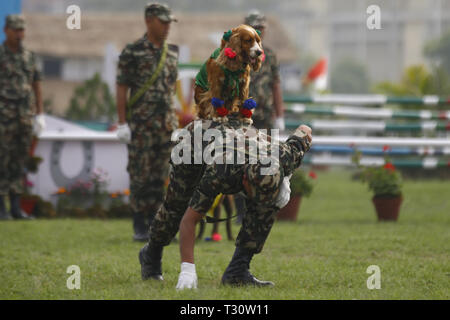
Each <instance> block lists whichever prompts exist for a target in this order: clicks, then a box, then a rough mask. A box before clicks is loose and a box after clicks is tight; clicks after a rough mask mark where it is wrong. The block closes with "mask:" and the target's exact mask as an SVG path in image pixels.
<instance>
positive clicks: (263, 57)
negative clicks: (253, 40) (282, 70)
mask: <svg viewBox="0 0 450 320" xmlns="http://www.w3.org/2000/svg"><path fill="white" fill-rule="evenodd" d="M264 60H266V54H265V53H264V51H263V53H262V54H261V62H264Z"/></svg>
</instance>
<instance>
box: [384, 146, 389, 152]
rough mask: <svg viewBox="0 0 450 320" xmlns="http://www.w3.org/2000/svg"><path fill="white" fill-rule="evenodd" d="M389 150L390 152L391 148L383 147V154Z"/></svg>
mask: <svg viewBox="0 0 450 320" xmlns="http://www.w3.org/2000/svg"><path fill="white" fill-rule="evenodd" d="M389 150H391V147H389V146H388V145H385V146H383V152H386V151H389Z"/></svg>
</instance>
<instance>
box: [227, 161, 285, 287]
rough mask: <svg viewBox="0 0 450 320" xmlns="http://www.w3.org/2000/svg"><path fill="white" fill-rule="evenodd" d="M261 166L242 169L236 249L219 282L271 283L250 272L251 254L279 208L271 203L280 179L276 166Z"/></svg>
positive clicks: (259, 284)
mask: <svg viewBox="0 0 450 320" xmlns="http://www.w3.org/2000/svg"><path fill="white" fill-rule="evenodd" d="M260 169H261V167H260V166H259V165H257V166H249V167H248V170H247V171H246V177H248V183H247V182H246V181H244V182H243V184H244V187H245V188H246V193H247V195H248V198H247V200H246V206H247V212H246V214H245V215H244V217H243V220H242V226H241V230H240V231H239V234H238V237H237V238H236V250H235V253H234V255H233V258H232V259H231V262H230V264H229V265H228V267H227V269H226V270H225V273H224V275H223V276H222V283H223V284H230V285H257V286H273V285H274V284H273V283H272V282H270V281H260V280H258V279H256V278H255V277H254V276H253V275H252V274H251V273H250V270H249V269H250V262H251V260H252V258H253V256H254V255H255V254H257V253H259V252H261V250H262V248H263V246H264V243H265V241H266V239H267V237H268V235H269V233H270V230H271V229H272V226H273V223H274V222H275V216H276V214H277V212H278V210H279V208H278V207H277V206H276V205H275V203H276V199H277V195H278V192H279V188H280V186H281V182H282V179H283V174H282V172H281V171H280V170H279V169H277V170H275V171H274V172H273V173H272V174H270V175H269V174H267V175H262V174H261V172H262V171H261V170H260Z"/></svg>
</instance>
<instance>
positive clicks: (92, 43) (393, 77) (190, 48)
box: [1, 0, 450, 116]
mask: <svg viewBox="0 0 450 320" xmlns="http://www.w3.org/2000/svg"><path fill="white" fill-rule="evenodd" d="M163 2H164V3H167V4H168V5H169V6H170V7H171V8H172V10H173V12H174V14H175V15H176V16H177V17H178V20H179V22H178V23H174V24H172V26H171V31H170V36H169V41H170V42H172V43H175V44H178V45H179V46H180V47H181V57H180V62H181V63H202V62H203V61H205V60H206V58H207V57H208V56H209V54H210V53H211V52H212V51H213V50H214V49H215V47H216V46H217V42H218V39H220V37H221V35H222V33H223V32H224V31H225V30H228V29H229V28H231V27H234V26H236V25H238V24H240V23H242V22H243V19H244V16H245V15H246V14H247V13H248V12H249V11H250V10H252V9H258V10H259V11H261V12H262V13H264V14H266V16H267V18H268V28H267V32H266V33H267V35H266V38H265V41H264V42H265V43H266V45H267V46H270V47H271V48H273V49H275V51H276V53H277V55H278V59H279V62H280V71H281V75H282V86H283V91H284V92H286V93H294V94H295V93H301V92H305V90H306V89H309V90H311V88H302V79H303V78H304V77H305V76H306V75H307V73H308V71H309V70H310V69H311V68H312V67H313V66H314V65H315V64H316V63H318V62H319V61H320V60H321V59H322V61H326V65H325V69H324V70H323V73H324V75H325V83H324V81H323V80H322V83H321V84H320V85H319V89H321V90H326V92H329V93H347V94H351V93H374V92H377V93H380V92H381V93H386V94H397V95H401V94H404V95H422V94H438V95H442V94H447V93H448V92H450V90H449V81H448V74H449V72H450V33H449V30H450V1H447V0H430V1H425V0H395V1H392V0H370V1H365V0H338V1H336V0H304V1H289V0H278V1H273V0H246V1H243V0H230V1H219V0H183V1H174V0H167V1H163ZM7 3H11V5H9V7H10V8H8V10H11V8H13V7H14V9H13V10H22V12H23V13H24V14H25V16H26V17H27V24H28V28H27V34H26V41H25V45H26V47H27V48H29V49H30V50H32V51H35V52H36V53H37V55H38V57H39V63H40V65H41V67H42V70H43V73H44V76H45V82H44V98H45V101H46V110H47V112H51V113H54V114H57V115H61V116H64V115H66V112H67V111H68V109H69V107H70V101H71V97H72V95H73V92H74V89H75V88H76V87H77V86H78V85H79V84H81V83H82V82H83V81H86V80H88V79H92V78H93V77H94V75H95V74H96V73H98V74H99V75H100V76H101V79H102V80H103V81H105V82H106V83H108V84H109V87H110V90H111V91H112V93H114V80H113V79H114V75H115V71H114V70H109V71H108V70H106V69H105V60H106V57H107V55H108V52H109V54H110V55H111V56H113V59H112V61H115V60H114V53H115V54H116V55H117V54H118V53H119V52H120V51H121V50H122V49H123V47H124V46H125V45H126V44H127V43H129V42H132V41H134V40H135V39H137V38H138V37H140V36H142V34H143V33H144V31H145V25H144V18H143V8H144V7H145V5H146V3H148V1H147V0H135V1H120V0H22V1H12V0H8V1H2V5H1V6H3V7H8V5H7ZM73 4H75V5H78V6H79V7H80V8H81V15H82V20H81V30H68V29H67V28H66V19H67V17H68V16H69V14H68V13H66V9H67V7H68V6H69V5H73ZM374 4H375V5H378V6H379V7H380V9H381V29H379V30H369V29H368V28H367V26H366V21H367V19H368V17H369V14H368V13H367V12H366V9H367V7H368V6H369V5H374ZM4 9H5V8H4ZM1 23H3V19H2V20H1ZM2 36H3V35H2ZM110 65H111V66H112V65H113V64H111V63H110ZM411 70H413V72H411ZM411 73H414V74H411ZM426 79H428V82H427V80H426ZM424 82H427V83H426V84H425V83H424ZM302 90H303V91H302ZM113 114H114V113H112V116H113Z"/></svg>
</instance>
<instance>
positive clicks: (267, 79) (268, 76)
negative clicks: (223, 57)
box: [249, 46, 280, 130]
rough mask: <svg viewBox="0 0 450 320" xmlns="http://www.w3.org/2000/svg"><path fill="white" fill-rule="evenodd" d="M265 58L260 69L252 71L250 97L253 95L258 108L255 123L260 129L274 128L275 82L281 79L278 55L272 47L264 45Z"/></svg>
mask: <svg viewBox="0 0 450 320" xmlns="http://www.w3.org/2000/svg"><path fill="white" fill-rule="evenodd" d="M264 54H265V60H264V62H263V63H262V65H261V69H259V71H253V70H252V71H251V73H250V79H251V81H250V88H249V97H252V98H253V99H254V100H255V101H256V103H257V106H258V107H257V108H256V109H255V112H254V113H253V116H252V119H253V125H254V126H255V127H256V128H258V129H267V130H269V129H271V128H273V113H274V105H273V95H272V88H273V85H274V83H276V82H278V81H280V74H279V65H278V62H277V57H276V55H275V53H274V52H273V51H272V49H270V48H268V47H267V46H264Z"/></svg>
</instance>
